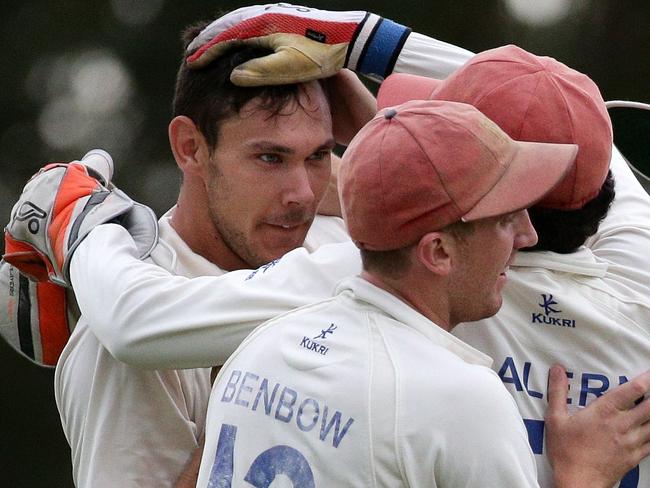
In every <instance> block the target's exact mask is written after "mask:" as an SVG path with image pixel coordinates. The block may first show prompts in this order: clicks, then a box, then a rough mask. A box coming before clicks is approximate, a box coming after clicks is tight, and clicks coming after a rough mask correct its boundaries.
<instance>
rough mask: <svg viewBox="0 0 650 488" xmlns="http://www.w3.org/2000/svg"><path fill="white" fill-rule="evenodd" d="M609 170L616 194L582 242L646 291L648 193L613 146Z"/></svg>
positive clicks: (649, 279) (649, 274) (649, 276)
mask: <svg viewBox="0 0 650 488" xmlns="http://www.w3.org/2000/svg"><path fill="white" fill-rule="evenodd" d="M610 169H611V171H612V174H613V175H614V181H615V186H614V189H615V191H616V196H615V197H614V201H613V202H612V205H611V207H610V209H609V211H608V212H607V215H606V217H605V218H604V220H603V221H602V222H601V223H600V226H599V227H598V231H597V232H596V234H594V235H593V236H592V237H590V238H589V239H588V240H587V242H586V245H587V247H589V248H591V250H592V252H593V253H594V254H595V255H596V256H597V257H598V258H600V259H602V260H604V261H606V262H608V263H609V264H610V272H613V273H618V274H621V275H624V277H625V278H627V279H626V282H627V283H628V284H629V285H630V286H635V287H640V288H641V289H639V290H638V291H639V292H640V293H643V294H646V296H647V295H648V294H649V293H650V271H649V270H650V253H649V252H648V249H650V195H648V194H647V193H646V191H645V190H644V189H643V187H642V186H641V184H640V183H639V182H638V180H637V179H636V177H635V176H634V174H633V173H632V170H631V169H630V168H629V166H628V165H627V162H626V161H625V159H624V158H623V156H622V155H621V153H620V152H619V151H618V149H616V147H614V150H613V152H612V161H611V164H610Z"/></svg>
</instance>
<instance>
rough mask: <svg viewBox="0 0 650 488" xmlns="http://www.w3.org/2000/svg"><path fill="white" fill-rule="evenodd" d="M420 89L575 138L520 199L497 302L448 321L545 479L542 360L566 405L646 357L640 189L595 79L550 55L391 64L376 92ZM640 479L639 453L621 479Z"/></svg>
mask: <svg viewBox="0 0 650 488" xmlns="http://www.w3.org/2000/svg"><path fill="white" fill-rule="evenodd" d="M428 98H431V99H437V100H440V99H444V100H454V101H458V102H464V103H470V104H472V105H474V106H475V107H477V108H478V109H479V110H481V112H483V113H484V114H486V115H487V116H488V117H490V118H491V119H492V120H494V121H495V122H496V123H497V124H499V126H500V127H501V128H502V129H503V130H504V131H506V132H507V133H508V134H509V135H510V136H511V137H514V138H517V139H519V140H526V141H539V142H562V143H574V144H577V145H578V146H579V150H578V156H577V158H576V162H575V164H574V166H573V168H572V169H571V172H570V174H569V175H568V176H567V177H565V178H564V180H563V182H562V183H561V184H560V185H558V186H557V187H556V188H555V189H554V190H553V191H551V192H550V193H549V194H548V195H547V196H545V197H544V198H543V199H542V200H541V201H540V202H539V203H538V204H537V205H535V206H533V207H532V208H531V209H530V215H531V221H532V222H533V226H534V227H535V229H536V230H537V233H538V235H539V242H538V243H537V244H536V245H535V246H532V247H530V248H529V249H525V251H526V252H524V253H521V254H519V255H518V256H517V257H516V258H515V259H514V261H513V262H512V264H511V268H510V269H511V273H510V275H511V280H510V281H509V283H508V285H507V286H506V287H505V289H504V306H503V307H502V309H501V310H500V311H499V313H498V314H497V315H496V316H495V317H493V318H491V319H489V320H488V321H486V322H485V323H482V324H473V323H472V324H463V325H460V326H459V327H457V328H456V329H455V331H454V334H455V335H456V336H457V337H459V338H461V339H463V340H464V341H466V342H468V343H470V344H472V345H473V346H474V347H476V348H478V349H479V350H481V351H483V352H486V353H487V354H489V355H490V356H491V357H492V358H493V359H494V364H493V369H495V371H497V372H498V374H499V376H500V377H501V379H502V380H503V382H504V383H505V384H506V387H507V388H508V390H509V391H510V392H511V393H512V395H513V396H514V398H515V400H516V402H517V405H518V407H519V410H520V412H521V414H522V416H523V417H524V422H525V424H526V427H527V429H528V434H529V439H530V443H531V447H532V448H533V452H534V453H535V454H537V455H538V456H536V459H537V461H538V473H539V479H540V484H542V485H543V486H551V479H552V473H551V470H550V467H549V465H548V462H547V460H546V457H545V455H546V454H547V452H546V451H547V448H546V446H545V443H544V428H545V424H544V414H545V411H546V405H547V399H548V398H547V393H546V372H547V371H548V368H549V367H550V366H551V365H552V364H553V363H555V362H558V361H559V362H562V363H563V364H564V366H565V367H566V368H567V371H568V373H567V374H568V376H569V383H570V385H571V387H570V393H569V397H568V399H567V403H568V404H569V405H573V406H575V407H584V406H585V405H587V404H588V403H589V402H591V401H592V400H593V399H595V398H597V397H598V396H600V395H602V394H603V393H604V392H605V391H607V390H609V389H611V388H613V387H614V386H616V385H618V384H621V383H624V382H626V381H628V379H629V378H631V377H633V376H635V375H637V374H639V373H641V372H643V371H645V370H647V369H648V358H649V357H650V329H648V324H649V323H650V299H649V297H650V274H649V273H650V272H649V270H650V257H649V254H648V252H647V250H648V249H649V248H650V197H649V196H648V195H647V193H646V192H645V191H644V190H643V189H642V188H641V186H640V184H639V183H638V182H637V180H636V179H635V178H634V176H633V175H632V173H631V171H630V170H629V168H628V167H627V165H626V164H625V161H624V160H623V159H622V157H621V155H620V153H619V152H618V151H617V150H615V151H614V153H613V155H612V129H611V123H610V119H609V117H608V115H607V110H606V108H605V103H604V102H603V100H602V97H601V96H600V93H599V90H598V88H597V87H596V85H595V84H594V83H593V81H591V80H590V79H589V78H588V77H587V76H584V75H583V74H581V73H578V72H576V71H575V70H572V69H570V68H568V67H566V66H565V65H563V64H562V63H559V62H557V61H555V60H554V59H551V58H545V57H539V56H534V55H532V54H530V53H528V52H526V51H524V50H522V49H519V48H517V47H515V46H506V47H502V48H498V49H493V50H490V51H486V52H484V53H481V54H478V55H476V56H475V57H474V58H472V60H471V61H470V62H468V63H467V64H466V65H465V66H463V67H462V68H461V69H459V70H458V71H456V72H455V73H454V74H453V75H451V76H450V77H449V78H447V79H445V80H443V81H438V80H433V79H430V78H422V77H419V76H411V75H404V74H395V75H391V76H389V77H388V78H387V79H386V81H384V83H383V85H382V87H381V89H380V91H379V96H378V104H379V106H380V107H385V106H390V105H393V104H398V103H401V102H404V101H405V100H409V99H428ZM610 161H611V171H610ZM612 172H613V173H614V174H615V178H614V177H613V176H612ZM614 188H616V198H614ZM612 200H613V202H612ZM610 204H611V208H610ZM603 219H604V220H603ZM601 221H602V222H601ZM612 343H615V345H613V344H612ZM648 479H650V461H648V460H646V461H644V462H642V464H641V465H640V466H638V467H636V468H634V469H633V470H632V471H630V473H628V474H627V475H626V476H625V478H624V479H623V480H622V482H621V487H630V488H633V487H638V486H643V485H644V481H643V480H648Z"/></svg>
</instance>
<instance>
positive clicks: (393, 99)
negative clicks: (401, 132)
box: [377, 73, 442, 110]
mask: <svg viewBox="0 0 650 488" xmlns="http://www.w3.org/2000/svg"><path fill="white" fill-rule="evenodd" d="M441 83H442V80H436V79H434V78H425V77H424V76H416V75H407V74H404V73H396V74H392V75H390V76H388V77H387V78H386V79H385V80H384V81H383V83H382V84H381V86H380V87H379V91H378V92H377V109H378V110H381V109H382V108H385V107H394V106H395V105H401V104H402V103H405V102H409V101H411V100H429V99H430V98H431V96H432V95H433V92H434V91H435V90H436V89H437V88H438V86H440V84H441Z"/></svg>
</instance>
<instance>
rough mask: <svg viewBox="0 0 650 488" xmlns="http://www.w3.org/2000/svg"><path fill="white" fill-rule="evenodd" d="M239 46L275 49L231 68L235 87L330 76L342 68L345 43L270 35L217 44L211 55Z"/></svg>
mask: <svg viewBox="0 0 650 488" xmlns="http://www.w3.org/2000/svg"><path fill="white" fill-rule="evenodd" d="M238 45H247V46H255V47H262V48H267V49H270V50H272V51H274V54H272V55H268V56H264V57H261V58H254V59H251V60H250V61H247V62H245V63H242V64H240V65H239V66H237V67H236V68H235V69H233V71H232V73H231V75H230V81H232V82H233V83H234V84H235V85H238V86H264V85H285V84H288V83H304V82H307V81H311V80H318V79H321V78H329V77H330V76H334V75H335V74H336V73H337V72H338V71H339V70H340V69H341V68H342V67H343V62H344V60H345V53H346V51H347V44H323V43H321V42H316V41H312V40H311V39H308V38H306V37H304V36H300V35H297V34H271V35H268V36H264V37H255V38H252V39H247V40H245V41H242V40H232V41H225V42H223V43H220V44H218V45H216V46H215V49H214V50H213V51H212V53H211V55H212V56H214V57H215V58H216V57H218V56H219V55H220V54H221V53H223V52H226V51H227V50H228V49H230V48H232V47H235V46H238Z"/></svg>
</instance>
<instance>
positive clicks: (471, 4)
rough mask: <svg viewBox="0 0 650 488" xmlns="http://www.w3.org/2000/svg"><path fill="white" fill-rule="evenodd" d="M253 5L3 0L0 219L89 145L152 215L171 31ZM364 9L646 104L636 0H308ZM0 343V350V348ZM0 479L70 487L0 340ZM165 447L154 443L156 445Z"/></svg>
mask: <svg viewBox="0 0 650 488" xmlns="http://www.w3.org/2000/svg"><path fill="white" fill-rule="evenodd" d="M249 4H253V2H248V3H244V2H232V1H220V2H215V1H212V2H208V1H198V0H195V1H186V2H171V1H169V0H167V1H166V0H140V1H137V0H84V1H82V0H66V1H65V2H57V1H52V2H46V1H23V2H14V1H9V2H5V3H4V4H3V5H4V8H3V15H2V17H1V18H0V25H1V36H2V48H3V49H2V51H3V53H2V55H1V56H0V59H1V60H2V90H0V101H1V103H2V107H3V117H2V121H1V122H0V175H1V176H0V221H1V222H7V220H8V218H9V212H10V209H11V205H12V203H13V202H15V200H16V199H17V198H18V195H19V193H20V190H21V188H22V186H23V185H24V183H25V181H26V180H27V178H28V177H29V176H30V175H31V174H33V173H34V172H35V171H36V170H37V169H38V168H39V167H40V166H42V165H43V164H44V163H46V162H50V161H68V160H72V159H76V158H80V157H81V156H82V155H83V154H84V153H85V152H87V151H88V150H89V149H92V148H95V147H101V148H103V149H106V150H107V151H109V152H110V153H111V154H112V155H113V158H114V160H115V164H116V177H115V182H116V184H117V185H118V186H120V187H121V188H122V189H124V190H125V191H126V192H127V193H129V194H130V195H131V196H132V197H134V198H135V199H136V200H140V201H143V202H145V203H147V204H149V205H150V206H152V207H153V208H154V210H155V211H156V212H157V213H159V214H160V213H162V212H164V211H165V210H166V209H167V208H169V207H170V206H171V205H172V204H173V202H174V201H175V198H176V195H177V188H178V183H179V180H180V178H179V173H178V171H177V169H176V166H175V164H174V161H173V158H172V157H171V153H170V151H169V146H168V143H167V123H168V121H169V119H170V101H171V96H172V93H173V85H174V77H175V72H176V69H177V64H178V61H179V60H180V57H181V44H180V32H181V31H182V30H183V28H184V27H185V26H187V25H188V24H190V23H193V22H195V21H197V20H203V19H211V18H214V17H215V16H217V14H218V13H219V12H221V11H228V10H232V9H234V8H237V7H240V6H243V5H249ZM310 5H311V6H314V7H319V8H326V9H332V10H352V9H355V10H372V11H373V12H376V13H378V14H380V15H383V16H385V17H389V18H391V19H393V20H396V21H398V22H400V23H402V24H406V25H409V26H411V27H412V28H413V29H414V30H416V31H418V32H421V33H424V34H427V35H430V36H432V37H437V38H439V39H442V40H445V41H448V42H451V43H454V44H458V45H460V46H463V47H465V48H467V49H470V50H472V51H481V50H484V49H488V48H492V47H496V46H499V45H502V44H507V43H514V44H518V45H520V46H522V47H523V48H525V49H528V50H529V51H532V52H534V53H536V54H541V55H549V56H553V57H555V58H557V59H559V60H560V61H563V62H564V63H566V64H568V65H570V66H572V67H574V68H576V69H578V70H580V71H582V72H584V73H587V74H588V75H590V76H591V77H592V78H593V79H594V80H595V81H596V82H597V83H598V85H599V86H600V88H601V90H602V92H603V96H604V98H605V99H606V100H608V99H609V100H611V99H630V100H637V101H643V102H650V89H649V85H648V83H649V82H650V29H648V25H650V3H648V1H647V0H627V1H625V2H621V1H620V0H438V1H435V0H429V1H417V0H411V1H408V0H401V1H399V2H394V1H391V2H389V1H383V0H374V1H368V0H364V1H362V0H358V1H350V0H348V1H342V0H331V1H312V2H310ZM0 342H1V341H0ZM0 364H1V368H0V371H1V372H2V374H1V375H0V378H1V380H0V402H1V403H0V412H1V413H0V439H1V440H0V467H1V469H0V484H2V486H7V487H15V488H22V487H25V488H38V487H49V488H51V487H63V488H66V487H70V486H72V482H71V474H70V462H69V449H68V446H67V443H66V441H65V439H64V437H63V434H62V432H61V428H60V426H59V420H58V414H57V412H56V407H55V405H54V399H53V393H52V386H51V385H52V376H53V372H52V371H51V370H44V369H40V368H37V367H33V366H31V365H29V364H28V363H27V362H26V361H25V360H23V359H22V358H21V357H19V356H18V355H17V354H16V353H14V352H13V351H12V350H11V349H9V348H8V346H6V345H5V344H4V343H0ZM161 449H164V446H161Z"/></svg>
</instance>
